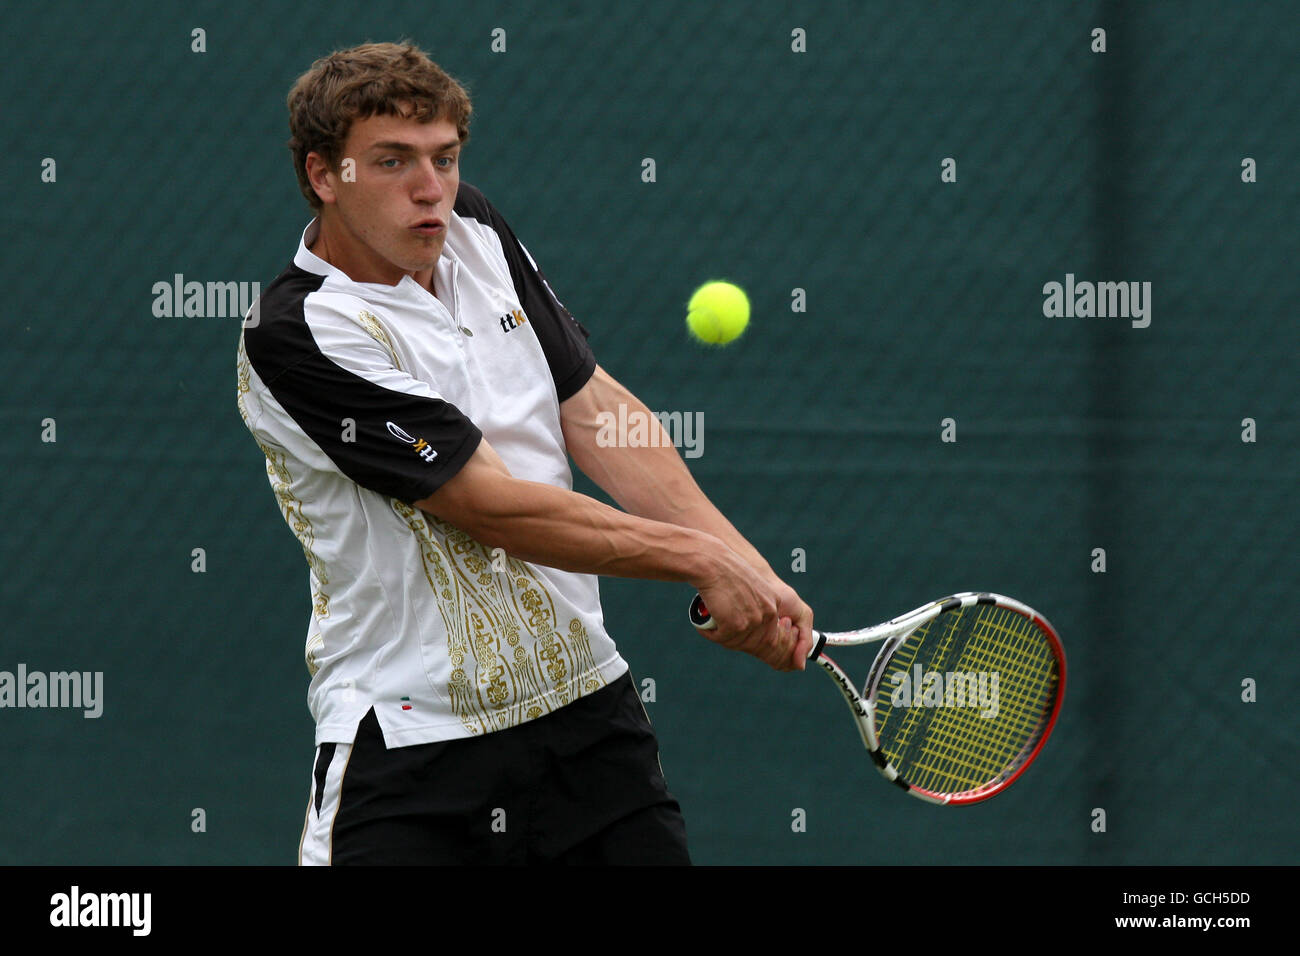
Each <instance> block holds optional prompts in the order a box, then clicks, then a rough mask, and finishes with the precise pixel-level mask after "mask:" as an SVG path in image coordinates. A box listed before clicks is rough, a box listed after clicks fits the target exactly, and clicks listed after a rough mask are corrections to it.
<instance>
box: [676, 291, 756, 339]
mask: <svg viewBox="0 0 1300 956" xmlns="http://www.w3.org/2000/svg"><path fill="white" fill-rule="evenodd" d="M686 309H687V311H686V327H687V328H689V329H690V330H691V334H692V335H694V336H695V337H696V338H697V339H699V340H700V341H701V342H705V343H707V344H708V345H726V344H727V343H728V342H732V341H735V340H736V339H737V338H739V337H740V334H741V333H742V332H744V331H745V326H747V325H749V299H748V298H747V297H746V296H745V293H744V290H742V289H741V288H740V286H736V285H732V284H731V283H730V282H706V283H705V284H704V285H702V286H700V287H699V288H698V289H696V290H695V294H694V295H693V296H691V301H690V302H689V303H688V304H687V306H686Z"/></svg>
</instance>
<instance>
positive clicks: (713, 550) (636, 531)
mask: <svg viewBox="0 0 1300 956" xmlns="http://www.w3.org/2000/svg"><path fill="white" fill-rule="evenodd" d="M458 477H459V476H458ZM476 480H478V481H479V482H483V481H485V480H490V481H491V482H492V483H493V484H492V487H491V491H490V493H487V494H480V495H478V496H477V497H476V500H475V504H474V506H473V507H472V508H466V509H458V508H457V507H456V505H455V503H454V499H453V500H452V501H451V502H448V501H446V500H444V501H442V502H441V503H440V504H435V503H432V502H433V499H430V500H426V501H425V502H418V504H419V505H420V506H421V507H422V508H424V509H425V510H427V511H430V512H431V513H433V514H436V515H438V516H439V517H442V518H445V519H446V520H448V521H451V522H452V523H453V524H456V525H457V526H458V527H460V528H463V529H464V530H465V531H467V532H469V533H470V534H471V535H473V536H474V538H475V539H476V540H478V541H480V542H481V543H482V544H484V545H486V546H487V547H489V548H501V549H503V550H504V551H505V552H506V553H507V554H510V555H512V556H514V557H517V558H519V559H521V560H524V561H530V562H533V563H535V564H544V565H546V566H548V567H553V568H559V569H560V570H563V571H578V572H582V573H586V574H604V575H612V576H615V577H628V578H651V579H655V580H662V581H682V582H687V583H690V584H694V585H695V586H697V587H700V586H702V585H703V584H704V583H706V582H708V581H710V580H712V579H713V578H715V577H716V576H717V575H718V574H719V568H720V565H721V563H722V561H723V558H722V557H721V555H722V554H723V552H725V550H726V549H725V547H724V546H723V544H722V543H721V542H720V541H719V540H718V539H717V538H716V537H714V536H712V535H710V534H708V533H707V532H703V531H700V530H698V529H692V528H684V527H679V526H677V525H672V524H665V523H662V522H658V521H653V520H649V519H646V518H643V517H638V516H635V515H629V514H624V513H623V512H621V511H618V510H617V509H614V508H611V507H609V506H608V505H605V504H602V503H600V502H599V501H596V500H594V499H592V498H589V497H587V496H586V495H581V494H578V493H576V492H572V491H568V490H565V489H563V488H557V487H554V486H552V485H546V484H540V483H538V482H533V481H524V480H521V479H516V478H512V477H508V476H501V475H498V474H492V475H480V476H478V478H477V479H476Z"/></svg>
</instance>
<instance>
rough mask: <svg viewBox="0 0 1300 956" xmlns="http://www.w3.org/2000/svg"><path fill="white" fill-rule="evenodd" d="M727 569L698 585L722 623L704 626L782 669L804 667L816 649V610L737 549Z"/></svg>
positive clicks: (725, 558) (719, 640)
mask: <svg viewBox="0 0 1300 956" xmlns="http://www.w3.org/2000/svg"><path fill="white" fill-rule="evenodd" d="M720 558H721V560H722V569H721V570H720V571H719V572H718V573H717V574H716V575H713V576H711V577H710V578H709V579H708V580H706V581H702V582H699V583H698V584H697V585H696V586H697V588H698V590H699V592H700V597H701V598H702V599H703V601H704V604H705V606H706V607H707V608H708V609H709V614H710V615H711V616H712V617H713V621H714V623H715V624H716V625H717V627H716V628H713V629H711V630H708V631H700V633H701V634H703V635H704V636H705V637H707V638H708V639H709V640H711V641H713V642H714V643H716V644H721V645H722V646H723V647H727V648H730V649H731V650H735V651H743V652H744V653H746V654H751V655H753V656H754V657H757V658H758V659H759V660H761V661H763V662H764V663H766V664H768V665H769V666H771V667H773V668H774V669H776V670H779V671H792V670H803V669H804V666H805V665H806V663H807V659H808V652H809V651H810V650H811V649H812V645H813V636H812V610H811V609H810V608H809V607H808V605H806V604H804V602H803V601H801V600H800V599H799V596H798V595H797V594H795V592H794V589H793V588H791V587H789V585H787V584H785V583H784V582H783V581H781V580H780V579H779V578H777V577H776V576H775V575H763V574H761V573H760V572H758V571H756V570H755V569H754V568H752V567H750V565H749V564H747V563H746V562H745V561H744V560H743V559H741V558H740V556H739V555H737V554H736V553H735V552H734V551H731V549H729V548H728V549H726V553H725V554H723V555H721V556H720Z"/></svg>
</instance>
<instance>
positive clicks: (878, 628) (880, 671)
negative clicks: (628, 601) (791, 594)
mask: <svg viewBox="0 0 1300 956" xmlns="http://www.w3.org/2000/svg"><path fill="white" fill-rule="evenodd" d="M974 605H981V606H990V607H1000V608H1005V609H1006V610H1009V611H1014V612H1015V613H1017V614H1020V615H1022V616H1023V617H1026V618H1028V619H1029V620H1030V621H1031V622H1032V623H1033V624H1034V625H1035V626H1036V627H1037V628H1038V629H1039V630H1040V631H1041V632H1042V633H1043V634H1044V635H1045V636H1046V638H1047V641H1048V644H1049V646H1050V647H1051V650H1052V653H1053V655H1054V656H1055V658H1056V664H1057V682H1056V689H1055V699H1054V700H1053V701H1052V709H1051V712H1050V713H1049V714H1048V715H1047V719H1046V720H1045V722H1044V724H1043V729H1042V730H1041V731H1040V732H1039V734H1038V738H1037V739H1036V740H1035V741H1034V745H1033V747H1032V748H1031V749H1030V751H1029V752H1028V754H1025V755H1023V756H1022V757H1021V758H1020V760H1019V764H1018V765H1017V766H1016V767H1015V769H1014V770H1013V771H1012V772H1011V773H1010V774H1008V775H1007V776H1006V777H1003V778H1002V779H999V780H995V781H992V782H990V783H988V784H985V785H983V786H981V787H978V788H976V789H974V790H971V791H968V792H964V793H959V794H939V793H932V792H930V791H928V790H925V789H923V788H921V787H917V786H915V785H913V784H910V783H908V782H906V781H905V780H904V779H902V777H901V776H900V775H899V772H898V770H897V768H895V767H894V766H893V765H892V764H890V762H889V758H888V757H887V756H886V755H885V754H884V752H883V750H882V748H881V743H880V737H879V734H878V733H877V727H876V719H875V712H874V708H873V706H872V704H871V701H872V700H874V699H875V695H876V690H877V689H878V687H879V684H880V681H881V680H882V679H883V677H884V672H885V665H886V664H887V663H888V662H889V659H890V657H891V656H892V655H893V652H894V651H895V649H897V647H898V646H899V645H900V644H902V643H903V642H904V641H906V640H907V638H908V637H909V636H910V635H911V634H912V633H913V632H914V631H915V630H916V629H917V628H919V627H921V626H922V625H924V624H926V623H928V622H930V621H933V620H934V619H935V618H937V617H939V616H940V615H942V614H946V613H948V612H949V611H955V610H958V609H959V608H965V607H971V606H974ZM690 620H691V624H693V625H694V626H695V627H697V628H700V629H702V630H707V629H710V628H712V627H715V626H716V624H715V623H714V622H713V621H712V620H711V619H710V618H709V616H708V612H707V609H705V608H704V606H703V602H702V600H701V599H700V597H699V595H696V598H695V600H694V601H692V602H691V608H690ZM813 637H814V638H815V643H814V644H813V649H812V651H811V652H810V653H809V655H808V659H809V660H815V661H816V662H817V663H818V664H819V665H821V668H822V670H824V671H825V672H826V674H827V675H828V676H829V677H830V678H831V679H832V680H833V681H834V682H835V686H836V687H838V688H839V689H840V693H841V694H842V695H843V696H844V702H845V703H846V704H848V707H849V711H850V712H851V713H852V714H853V719H854V723H855V724H856V725H857V728H858V732H859V734H860V735H861V737H862V743H863V745H864V746H865V747H866V748H867V752H868V753H869V754H870V755H871V761H872V763H874V764H875V765H876V769H877V770H879V771H880V773H881V774H882V775H883V776H884V778H885V779H886V780H888V781H890V782H891V783H894V784H896V785H897V786H899V787H901V788H902V789H904V790H906V791H907V792H908V793H910V794H911V795H912V796H914V797H917V798H918V799H921V800H925V801H926V802H928V803H933V804H938V805H940V806H947V805H953V806H965V805H969V804H973V803H980V802H981V801H984V800H987V799H989V798H990V797H992V796H995V795H996V794H998V793H1001V792H1002V791H1003V790H1005V789H1006V788H1007V787H1009V786H1011V784H1012V783H1014V782H1015V780H1016V779H1017V778H1018V777H1019V776H1020V775H1021V774H1022V773H1024V772H1025V769H1026V768H1027V767H1028V766H1029V765H1030V764H1031V763H1033V762H1034V760H1035V758H1037V756H1038V754H1039V752H1040V751H1041V750H1042V749H1043V745H1044V744H1045V743H1047V738H1048V737H1049V736H1051V733H1052V728H1053V727H1054V726H1056V718H1057V716H1058V715H1059V714H1060V712H1061V703H1062V701H1064V700H1065V648H1064V646H1063V645H1062V644H1061V638H1060V636H1059V635H1058V634H1057V633H1056V629H1055V628H1054V627H1052V625H1051V624H1050V623H1049V622H1048V620H1047V618H1045V617H1043V616H1042V615H1041V614H1039V613H1038V612H1037V611H1035V610H1034V609H1033V608H1031V607H1029V606H1028V605H1026V604H1022V603H1021V602H1020V601H1017V600H1015V599H1014V598H1009V597H1006V596H1005V595H1002V594H995V593H993V592H991V591H962V592H960V593H958V594H952V595H949V596H948V597H945V598H941V599H939V600H938V601H931V602H930V603H929V604H925V605H922V606H921V607H918V608H916V609H915V610H912V611H908V612H907V613H906V614H900V615H899V616H898V617H895V618H892V619H891V620H888V621H886V622H884V623H883V624H877V625H875V626H874V627H867V628H862V629H861V630H857V631H813ZM878 641H883V642H885V643H884V646H883V647H882V648H881V649H880V651H879V652H878V653H877V654H876V659H875V661H874V662H873V663H872V665H871V672H870V675H869V676H868V678H867V682H866V684H865V685H864V691H865V696H864V694H860V693H858V689H857V687H855V686H854V684H853V681H852V680H850V679H849V675H848V674H846V673H845V672H844V669H843V668H842V667H840V666H839V665H838V664H836V663H835V661H833V660H832V659H831V658H830V657H829V656H828V655H827V654H826V648H828V647H854V646H858V645H862V644H872V643H875V642H878Z"/></svg>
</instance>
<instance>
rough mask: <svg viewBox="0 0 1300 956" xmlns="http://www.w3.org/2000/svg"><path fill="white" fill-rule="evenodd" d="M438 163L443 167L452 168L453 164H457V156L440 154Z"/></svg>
mask: <svg viewBox="0 0 1300 956" xmlns="http://www.w3.org/2000/svg"><path fill="white" fill-rule="evenodd" d="M438 165H439V166H441V167H442V168H443V169H451V167H453V166H455V165H456V157H455V156H439V157H438Z"/></svg>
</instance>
